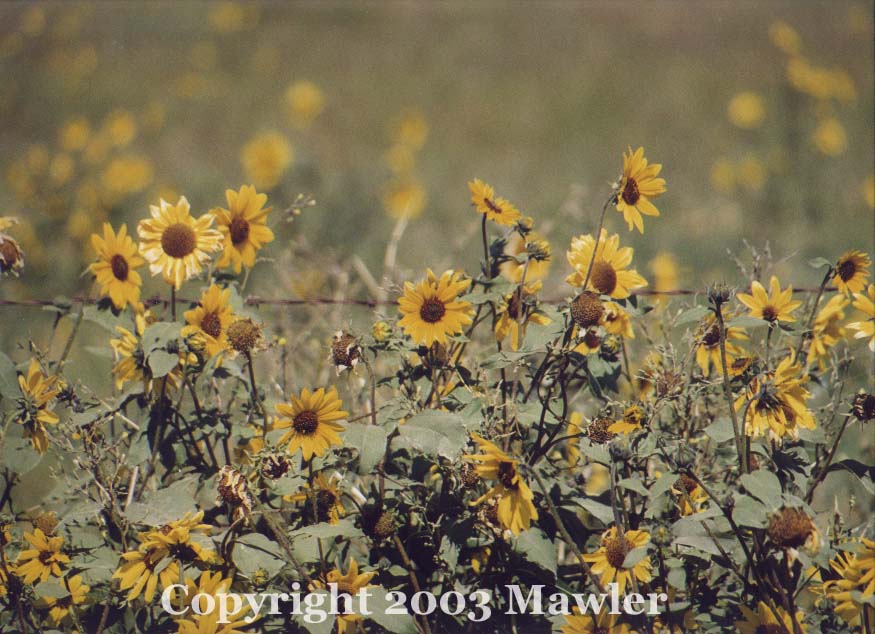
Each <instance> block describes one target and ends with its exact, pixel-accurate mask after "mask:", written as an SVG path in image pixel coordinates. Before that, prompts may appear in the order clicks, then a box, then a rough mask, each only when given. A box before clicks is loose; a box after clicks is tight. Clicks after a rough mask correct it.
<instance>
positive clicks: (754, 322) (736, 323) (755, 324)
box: [726, 315, 769, 328]
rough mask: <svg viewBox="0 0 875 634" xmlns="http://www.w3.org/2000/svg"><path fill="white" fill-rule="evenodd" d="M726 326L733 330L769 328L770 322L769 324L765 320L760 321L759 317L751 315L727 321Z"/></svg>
mask: <svg viewBox="0 0 875 634" xmlns="http://www.w3.org/2000/svg"><path fill="white" fill-rule="evenodd" d="M726 325H727V326H731V327H733V328H759V327H761V326H768V325H769V322H767V321H766V320H765V319H760V318H759V317H751V316H750V315H739V316H738V317H733V318H732V319H730V320H729V321H727V322H726Z"/></svg>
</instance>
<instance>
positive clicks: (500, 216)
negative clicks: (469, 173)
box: [468, 178, 522, 227]
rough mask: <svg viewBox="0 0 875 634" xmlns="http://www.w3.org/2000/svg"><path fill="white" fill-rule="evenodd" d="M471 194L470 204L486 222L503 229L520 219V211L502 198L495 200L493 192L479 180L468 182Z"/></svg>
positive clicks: (490, 187)
mask: <svg viewBox="0 0 875 634" xmlns="http://www.w3.org/2000/svg"><path fill="white" fill-rule="evenodd" d="M468 190H469V191H470V192H471V204H473V205H474V209H476V210H477V211H478V212H479V213H481V214H485V215H486V218H487V219H488V220H492V221H493V222H495V223H496V224H499V225H502V226H504V227H512V226H514V224H516V221H517V220H519V219H520V218H521V217H522V214H521V213H520V210H519V209H517V208H516V207H514V206H513V205H512V204H511V203H510V201H508V200H506V199H504V198H496V197H495V190H494V189H493V188H492V186H491V185H487V184H486V183H484V182H483V181H482V180H480V179H479V178H475V179H474V180H472V181H469V182H468Z"/></svg>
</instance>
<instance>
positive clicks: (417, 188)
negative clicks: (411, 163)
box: [383, 179, 426, 218]
mask: <svg viewBox="0 0 875 634" xmlns="http://www.w3.org/2000/svg"><path fill="white" fill-rule="evenodd" d="M425 202H426V193H425V189H424V188H423V187H422V185H420V184H419V182H417V181H416V180H412V179H411V180H399V181H392V182H390V183H388V184H387V185H386V187H385V188H384V190H383V209H385V210H386V213H387V214H388V215H389V216H391V217H392V218H418V217H419V216H420V215H421V214H422V210H423V209H425Z"/></svg>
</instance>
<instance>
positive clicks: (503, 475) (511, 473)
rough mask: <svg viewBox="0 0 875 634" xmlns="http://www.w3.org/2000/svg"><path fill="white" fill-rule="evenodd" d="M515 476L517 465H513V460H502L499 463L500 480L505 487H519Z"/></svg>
mask: <svg viewBox="0 0 875 634" xmlns="http://www.w3.org/2000/svg"><path fill="white" fill-rule="evenodd" d="M515 478H516V467H514V466H513V463H512V462H502V463H500V464H499V465H498V481H499V482H501V484H502V485H503V486H504V487H505V488H507V489H515V488H517V483H516V482H514V479H515Z"/></svg>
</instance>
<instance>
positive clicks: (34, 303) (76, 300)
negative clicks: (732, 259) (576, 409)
mask: <svg viewBox="0 0 875 634" xmlns="http://www.w3.org/2000/svg"><path fill="white" fill-rule="evenodd" d="M837 290H838V289H836V288H835V287H827V288H825V289H824V292H835V291H837ZM819 291H820V288H819V287H817V288H794V289H793V293H799V294H806V293H817V292H819ZM707 294H708V290H707V289H693V288H677V289H670V290H643V289H642V290H635V291H632V295H634V296H641V297H654V296H657V297H658V296H667V297H683V296H690V295H707ZM101 301H104V298H94V297H83V296H74V297H57V298H55V299H0V308H6V307H9V308H16V307H18V308H44V307H47V306H55V307H64V306H65V305H73V304H81V303H83V302H84V303H85V305H86V306H93V305H96V304H99V303H100V302H101ZM197 301H198V300H197V299H193V298H190V297H177V298H176V302H177V303H178V304H196V303H197ZM567 301H568V299H567V298H550V299H544V300H541V302H542V303H544V304H552V305H556V304H562V303H563V302H567ZM170 302H171V298H169V297H162V296H159V295H155V296H152V297H149V298H147V299H144V300H143V304H145V305H146V306H159V305H165V306H168V305H169V304H170ZM243 303H244V304H245V305H247V306H255V307H258V306H319V305H326V306H330V305H344V306H362V307H366V308H376V307H378V306H393V305H395V304H397V303H398V302H397V301H396V300H391V299H387V300H376V299H356V298H348V297H308V298H290V297H260V296H258V295H250V296H248V297H246V298H245V299H244V300H243Z"/></svg>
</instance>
